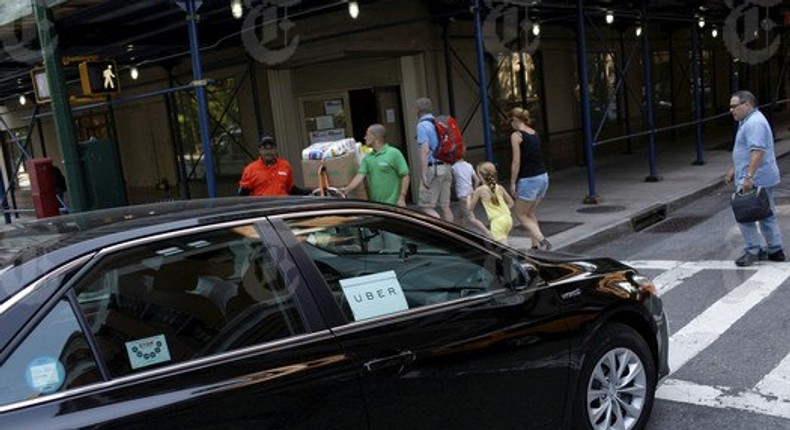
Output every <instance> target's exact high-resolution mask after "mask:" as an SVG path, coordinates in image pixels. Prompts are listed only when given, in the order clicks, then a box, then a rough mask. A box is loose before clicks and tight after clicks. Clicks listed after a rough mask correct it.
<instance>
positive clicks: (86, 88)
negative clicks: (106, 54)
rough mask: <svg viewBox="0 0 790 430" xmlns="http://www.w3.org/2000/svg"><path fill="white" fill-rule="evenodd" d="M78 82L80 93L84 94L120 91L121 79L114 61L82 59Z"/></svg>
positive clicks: (91, 94) (116, 92)
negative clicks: (80, 84) (79, 83)
mask: <svg viewBox="0 0 790 430" xmlns="http://www.w3.org/2000/svg"><path fill="white" fill-rule="evenodd" d="M80 82H81V83H82V93H83V94H84V95H86V96H96V95H110V94H118V93H120V92H121V81H120V79H119V77H118V67H117V66H116V65H115V61H83V62H82V63H80Z"/></svg>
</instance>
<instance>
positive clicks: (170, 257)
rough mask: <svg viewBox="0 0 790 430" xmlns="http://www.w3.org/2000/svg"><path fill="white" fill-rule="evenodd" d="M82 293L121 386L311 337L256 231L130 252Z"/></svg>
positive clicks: (84, 283) (109, 261) (103, 268)
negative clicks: (151, 373)
mask: <svg viewBox="0 0 790 430" xmlns="http://www.w3.org/2000/svg"><path fill="white" fill-rule="evenodd" d="M75 289H76V294H77V298H78V302H79V304H80V306H81V308H82V311H83V313H84V314H85V317H86V320H87V322H88V324H89V325H90V327H91V331H92V332H93V335H94V336H95V338H96V343H97V345H98V347H99V349H100V350H101V353H102V356H103V358H104V360H105V361H106V363H107V366H108V368H109V370H110V373H111V375H112V376H114V377H117V376H123V375H126V374H129V373H133V372H139V371H143V370H148V369H150V368H152V367H155V366H162V365H167V364H173V363H178V362H183V361H185V360H190V359H194V358H198V357H203V356H207V355H212V354H217V353H221V352H225V351H229V350H233V349H238V348H242V347H246V346H251V345H255V344H259V343H263V342H268V341H273V340H277V339H282V338H286V337H289V336H293V335H298V334H301V333H304V332H305V327H304V325H303V322H302V319H301V317H300V315H299V312H298V309H297V308H296V306H295V303H294V300H293V297H292V293H291V292H290V291H289V289H288V286H287V283H286V282H285V281H284V278H283V276H282V274H281V272H280V270H279V266H278V262H277V260H276V259H274V258H272V256H271V255H270V253H269V252H268V249H267V248H266V247H265V246H264V245H263V244H262V243H261V242H260V240H259V238H258V235H257V233H256V232H255V229H254V228H253V227H252V226H241V227H234V228H229V229H221V230H216V231H209V232H204V233H199V234H193V235H188V236H181V237H175V238H168V239H166V240H161V241H156V242H152V243H149V244H146V245H142V246H138V247H135V248H131V249H127V250H123V251H120V252H118V253H116V254H114V255H111V256H109V257H107V258H105V259H104V260H103V261H102V262H100V263H99V265H98V266H97V267H96V268H95V269H94V270H92V271H91V273H90V274H89V275H88V276H87V277H86V278H85V279H83V280H81V281H80V283H79V284H78V285H77V286H76V288H75Z"/></svg>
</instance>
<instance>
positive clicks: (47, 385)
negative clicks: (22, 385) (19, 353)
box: [25, 356, 66, 394]
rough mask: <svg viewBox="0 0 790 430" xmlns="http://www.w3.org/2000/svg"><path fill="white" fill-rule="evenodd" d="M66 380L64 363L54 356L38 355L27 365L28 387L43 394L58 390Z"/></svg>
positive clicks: (26, 380) (26, 378) (26, 379)
mask: <svg viewBox="0 0 790 430" xmlns="http://www.w3.org/2000/svg"><path fill="white" fill-rule="evenodd" d="M65 380H66V371H65V369H64V368H63V364H62V363H61V362H60V361H58V360H56V359H55V358H53V357H47V356H43V357H38V358H35V359H34V360H33V361H31V362H30V364H28V365H27V369H26V370H25V382H27V385H28V387H30V388H31V389H33V390H34V391H36V392H39V393H42V394H50V393H54V392H55V391H58V390H59V389H60V387H61V386H62V385H63V382H64V381H65Z"/></svg>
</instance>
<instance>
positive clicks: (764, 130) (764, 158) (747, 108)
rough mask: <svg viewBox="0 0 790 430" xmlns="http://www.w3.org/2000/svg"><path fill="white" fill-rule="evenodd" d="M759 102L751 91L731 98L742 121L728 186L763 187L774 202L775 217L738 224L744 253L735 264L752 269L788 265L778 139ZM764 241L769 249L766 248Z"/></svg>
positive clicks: (736, 116)
mask: <svg viewBox="0 0 790 430" xmlns="http://www.w3.org/2000/svg"><path fill="white" fill-rule="evenodd" d="M756 106H757V99H756V98H755V97H754V94H752V93H751V92H749V91H738V92H736V93H735V94H733V95H732V98H730V112H732V117H733V118H734V119H735V120H736V121H738V132H737V133H736V135H735V145H734V146H733V148H732V162H733V166H732V167H730V170H729V171H728V172H727V176H726V177H725V182H726V183H728V184H729V183H732V182H734V183H735V189H736V190H738V189H741V188H742V189H743V190H744V191H747V192H748V191H751V189H752V188H754V187H762V188H763V189H764V190H765V191H766V192H767V193H768V198H769V200H770V201H771V208H772V209H773V212H774V214H773V215H771V216H770V217H768V218H766V219H764V220H762V221H758V222H751V223H738V227H739V228H740V229H741V235H742V236H743V241H744V248H743V250H744V253H743V255H742V256H740V257H738V259H737V260H735V264H736V265H738V266H751V265H752V264H754V263H755V262H756V261H758V260H771V261H785V254H784V250H783V245H782V232H781V230H780V229H779V225H778V224H777V220H776V205H775V203H774V196H773V191H774V188H775V187H776V186H777V185H779V167H778V166H777V165H776V154H775V153H774V136H773V132H772V130H771V126H770V125H769V124H768V120H766V119H765V116H764V115H763V114H762V113H761V112H760V111H759V110H757V108H756ZM761 234H762V237H763V238H764V239H765V245H766V246H765V248H763V247H762V240H761V237H760V236H761Z"/></svg>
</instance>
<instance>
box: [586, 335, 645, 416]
mask: <svg viewBox="0 0 790 430" xmlns="http://www.w3.org/2000/svg"><path fill="white" fill-rule="evenodd" d="M646 398H647V375H646V374H645V366H644V364H643V363H642V360H641V359H640V358H639V356H638V355H637V354H636V353H635V352H634V351H632V350H630V349H628V348H617V349H613V350H610V351H608V352H607V353H606V354H604V355H603V356H602V357H601V359H600V360H598V363H597V364H596V365H595V368H594V369H593V371H592V373H591V374H590V380H589V381H588V383H587V402H586V405H587V416H588V418H589V420H590V425H591V426H592V428H593V429H595V430H610V429H611V430H630V429H633V428H634V426H635V425H636V424H637V422H639V418H640V417H641V416H642V414H643V412H644V407H645V402H646Z"/></svg>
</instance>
